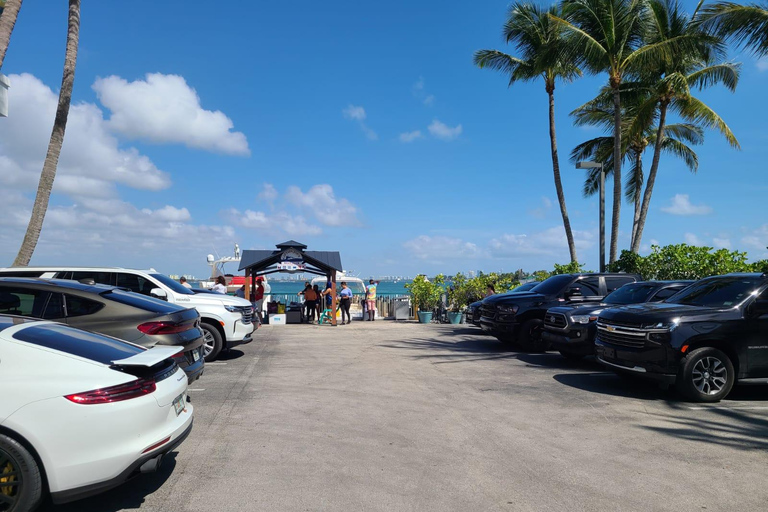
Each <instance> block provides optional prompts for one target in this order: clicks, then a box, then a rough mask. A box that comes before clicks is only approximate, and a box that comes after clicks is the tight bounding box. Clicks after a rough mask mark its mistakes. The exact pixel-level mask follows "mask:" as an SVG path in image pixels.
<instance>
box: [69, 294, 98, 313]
mask: <svg viewBox="0 0 768 512" xmlns="http://www.w3.org/2000/svg"><path fill="white" fill-rule="evenodd" d="M64 297H65V301H66V305H67V308H66V310H67V318H72V317H75V316H85V315H92V314H94V313H96V312H97V311H99V310H100V309H101V308H103V307H104V304H102V303H101V302H97V301H95V300H90V299H86V298H84V297H78V296H76V295H69V294H64Z"/></svg>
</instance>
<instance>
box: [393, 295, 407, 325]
mask: <svg viewBox="0 0 768 512" xmlns="http://www.w3.org/2000/svg"><path fill="white" fill-rule="evenodd" d="M392 302H393V305H394V308H395V320H408V319H409V318H410V316H411V299H410V298H408V297H397V298H396V299H395V300H394V301H392Z"/></svg>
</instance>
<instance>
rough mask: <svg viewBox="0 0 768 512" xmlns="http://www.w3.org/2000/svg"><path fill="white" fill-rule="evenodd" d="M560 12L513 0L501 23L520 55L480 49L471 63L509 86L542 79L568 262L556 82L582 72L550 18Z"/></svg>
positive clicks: (573, 247)
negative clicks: (497, 75)
mask: <svg viewBox="0 0 768 512" xmlns="http://www.w3.org/2000/svg"><path fill="white" fill-rule="evenodd" d="M561 14H562V13H561V11H560V7H559V6H552V7H550V8H549V10H544V9H542V8H541V7H539V6H537V5H535V4H530V3H516V4H513V5H512V7H511V8H510V11H509V17H508V19H507V22H506V23H505V25H504V30H503V34H504V39H505V41H506V42H507V43H510V42H514V43H515V46H516V49H517V50H518V52H519V54H520V57H513V56H511V55H508V54H506V53H503V52H500V51H497V50H479V51H477V52H475V56H474V63H475V64H476V65H477V66H478V67H480V68H485V67H488V68H491V69H495V70H498V71H501V72H503V73H505V74H506V75H508V76H509V85H510V86H512V84H513V83H515V82H517V81H529V80H536V79H538V78H541V79H543V81H544V90H545V91H546V92H547V96H548V97H549V141H550V150H551V155H552V173H553V175H554V179H555V191H556V192H557V200H558V203H559V204H560V213H561V215H562V217H563V227H564V228H565V236H566V239H567V240H568V250H569V251H570V254H571V262H576V261H578V258H577V256H576V245H575V243H574V241H573V232H572V231H571V221H570V219H569V218H568V210H567V209H566V206H565V194H564V192H563V184H562V181H561V179H560V160H559V157H558V154H557V135H556V133H555V83H556V82H557V80H563V81H566V82H569V81H572V80H574V79H575V78H577V77H579V76H581V70H579V68H578V67H577V66H576V64H574V63H573V61H572V60H571V59H569V58H568V55H567V52H566V46H565V44H566V42H565V40H564V39H563V30H562V28H561V27H560V26H559V25H557V24H556V23H554V22H553V19H554V17H559V16H561Z"/></svg>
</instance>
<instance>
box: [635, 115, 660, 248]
mask: <svg viewBox="0 0 768 512" xmlns="http://www.w3.org/2000/svg"><path fill="white" fill-rule="evenodd" d="M668 105H669V102H666V101H662V102H661V103H660V104H659V129H658V132H657V133H656V144H655V145H654V147H653V161H651V170H650V171H649V172H648V180H647V181H646V184H645V193H644V194H643V204H642V206H641V208H640V218H639V219H638V220H637V231H636V232H635V238H634V239H633V240H632V252H634V253H637V252H638V251H639V250H640V241H641V240H642V239H643V229H644V228H645V219H646V218H647V217H648V207H649V206H650V204H651V194H653V185H654V183H655V182H656V173H657V172H658V170H659V158H660V157H661V146H662V144H663V142H664V126H665V124H666V121H667V106H668Z"/></svg>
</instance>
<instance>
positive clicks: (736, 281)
mask: <svg viewBox="0 0 768 512" xmlns="http://www.w3.org/2000/svg"><path fill="white" fill-rule="evenodd" d="M759 286H760V282H759V281H758V280H756V279H750V278H745V277H715V278H711V279H703V280H701V281H699V282H698V283H694V284H692V285H691V286H689V287H688V288H686V289H685V290H682V291H681V292H680V293H677V294H675V295H673V296H672V297H670V298H669V299H667V300H666V301H664V302H668V303H670V304H685V305H691V306H705V307H711V308H730V307H733V306H735V305H737V304H739V303H741V302H742V301H743V300H744V299H746V298H747V297H749V295H750V294H751V293H752V292H753V291H755V290H756V289H757V288H758V287H759Z"/></svg>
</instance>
